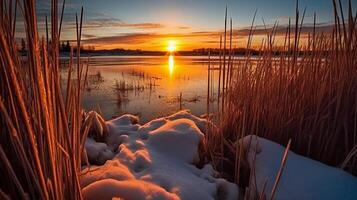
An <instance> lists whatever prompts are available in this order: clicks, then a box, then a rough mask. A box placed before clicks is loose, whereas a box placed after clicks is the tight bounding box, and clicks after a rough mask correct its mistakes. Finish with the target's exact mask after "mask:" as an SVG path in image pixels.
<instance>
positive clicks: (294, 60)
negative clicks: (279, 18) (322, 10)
mask: <svg viewBox="0 0 357 200" xmlns="http://www.w3.org/2000/svg"><path fill="white" fill-rule="evenodd" d="M332 3H333V5H334V11H333V12H334V16H335V23H334V27H333V30H332V32H325V33H323V32H316V31H315V30H316V15H314V26H313V31H312V33H310V34H309V35H308V36H307V39H306V40H303V37H304V36H303V35H302V34H301V30H302V27H303V25H304V16H305V10H304V12H303V13H302V15H301V13H300V11H299V9H298V3H297V6H296V17H295V18H296V21H295V24H294V25H292V24H291V23H290V20H289V25H288V26H287V27H286V33H285V40H284V45H283V46H281V45H278V44H276V36H277V34H276V31H277V27H278V25H277V23H275V24H274V26H273V27H271V28H266V38H265V39H264V40H263V41H262V45H261V47H260V51H259V52H260V54H259V55H258V56H256V57H254V58H253V57H252V54H251V53H249V52H248V53H247V54H246V55H245V56H244V59H245V62H240V63H239V64H233V63H234V62H233V61H234V60H235V59H236V58H235V56H233V55H234V52H232V48H231V46H232V32H233V31H232V28H230V31H227V14H226V17H225V31H224V34H223V38H222V37H221V53H220V65H219V82H218V86H219V87H218V106H219V107H220V111H219V113H218V114H217V115H216V116H215V117H213V119H212V120H216V121H217V122H218V125H219V128H218V129H215V130H213V129H212V130H211V133H210V137H208V141H206V142H207V144H208V148H209V152H210V153H209V157H210V159H211V160H212V162H213V164H214V165H215V167H216V169H218V170H219V171H220V172H221V173H222V174H223V175H225V176H226V177H228V178H230V179H231V180H233V181H235V182H236V183H238V184H239V185H240V187H241V188H242V189H245V187H246V186H248V185H249V184H250V185H251V184H252V181H251V180H252V177H251V176H252V174H251V175H249V171H251V170H252V169H249V167H248V166H247V162H246V158H245V156H244V154H245V153H244V149H243V148H242V145H240V144H239V142H238V141H239V139H240V138H242V137H244V136H246V135H250V134H254V135H258V136H261V137H264V138H268V139H270V140H272V141H275V142H278V143H280V144H282V145H286V144H288V141H289V140H290V139H291V147H290V148H291V150H293V151H295V152H297V153H299V154H301V155H304V156H307V157H310V158H313V159H316V160H319V161H322V162H324V163H326V164H329V165H333V166H337V167H341V168H342V169H345V170H346V171H349V172H351V173H353V174H357V156H356V152H357V49H356V47H357V13H352V6H351V2H349V7H348V13H347V15H345V14H344V13H343V7H342V5H341V2H340V1H338V2H336V1H335V0H333V1H332ZM226 13H227V12H226ZM254 20H255V15H254V18H253V22H252V26H251V30H250V34H249V37H248V42H247V49H250V47H251V44H252V40H253V37H254ZM231 24H232V22H230V27H232V25H231ZM228 45H229V47H228ZM277 51H279V52H280V54H278V55H276V54H275V53H276V52H277ZM208 80H209V81H208V83H209V84H213V83H212V80H211V78H210V72H209V74H208ZM208 88H210V86H208ZM212 94H213V93H212V92H211V91H210V89H208V97H211V96H212ZM209 103H210V102H209V101H207V110H208V109H209ZM208 112H209V110H208ZM253 175H254V174H253ZM282 176H283V174H282ZM247 193H248V192H247ZM272 194H274V192H273V191H272ZM259 195H261V194H258V197H257V196H255V197H257V198H259ZM255 197H254V198H255Z"/></svg>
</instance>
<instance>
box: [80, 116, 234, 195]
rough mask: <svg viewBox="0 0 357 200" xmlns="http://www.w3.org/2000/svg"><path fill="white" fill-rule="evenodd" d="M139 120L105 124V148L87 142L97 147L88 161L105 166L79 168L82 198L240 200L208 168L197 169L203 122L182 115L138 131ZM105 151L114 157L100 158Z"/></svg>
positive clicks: (131, 118)
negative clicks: (98, 162)
mask: <svg viewBox="0 0 357 200" xmlns="http://www.w3.org/2000/svg"><path fill="white" fill-rule="evenodd" d="M138 121H139V119H138V118H137V117H135V116H132V115H123V116H122V117H119V118H116V119H113V120H110V121H107V122H106V123H105V124H106V126H107V129H108V134H107V137H106V138H105V141H106V143H105V144H103V143H96V142H95V141H94V140H93V139H91V138H88V139H87V142H86V145H87V143H89V144H91V145H92V146H94V147H96V145H98V146H99V147H100V148H99V147H98V148H93V147H92V149H90V153H91V154H92V155H91V156H89V155H88V157H91V158H92V157H95V158H96V160H107V161H106V163H105V164H104V165H102V166H90V167H84V168H83V169H82V174H83V176H82V179H81V185H82V188H83V194H84V197H85V198H86V199H112V198H121V199H163V200H164V199H168V200H169V199H170V200H171V199H188V200H190V199H192V200H196V199H205V200H206V199H217V198H219V199H237V198H238V187H237V186H236V185H235V184H233V183H229V182H227V181H226V180H224V179H220V178H217V172H215V171H214V170H213V168H212V166H211V165H205V166H204V167H203V168H202V169H199V168H197V167H196V166H195V164H196V163H198V161H199V156H198V146H199V144H200V143H201V142H202V140H203V139H204V134H203V131H204V130H205V126H206V121H205V120H204V119H200V118H198V117H195V116H193V115H191V114H190V113H189V112H188V111H187V110H185V111H180V112H178V113H176V114H173V115H171V116H169V117H164V118H159V119H155V120H153V121H151V122H148V123H147V124H145V125H142V126H141V125H139V124H137V123H138ZM104 145H105V146H104ZM88 146H89V145H88ZM86 148H87V146H86ZM108 149H109V150H111V151H112V153H113V155H114V156H113V157H112V156H107V154H104V153H101V152H103V151H105V152H106V151H107V150H108ZM88 150H89V149H87V152H88ZM95 150H98V151H97V152H96V151H95ZM100 155H103V156H102V157H101V156H100ZM110 159H111V160H110Z"/></svg>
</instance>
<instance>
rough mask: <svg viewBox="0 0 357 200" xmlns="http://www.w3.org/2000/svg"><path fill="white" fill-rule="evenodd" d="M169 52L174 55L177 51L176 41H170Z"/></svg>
mask: <svg viewBox="0 0 357 200" xmlns="http://www.w3.org/2000/svg"><path fill="white" fill-rule="evenodd" d="M167 50H168V51H169V52H170V53H172V52H174V51H176V41H175V40H170V41H169V45H168V46H167Z"/></svg>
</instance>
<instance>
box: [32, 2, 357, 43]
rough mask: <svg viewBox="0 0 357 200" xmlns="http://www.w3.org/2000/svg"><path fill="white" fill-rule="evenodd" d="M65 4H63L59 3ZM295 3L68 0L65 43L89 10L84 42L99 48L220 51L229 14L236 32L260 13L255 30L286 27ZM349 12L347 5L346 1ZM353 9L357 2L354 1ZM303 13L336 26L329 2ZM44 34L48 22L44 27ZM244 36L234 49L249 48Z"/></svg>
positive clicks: (43, 7)
mask: <svg viewBox="0 0 357 200" xmlns="http://www.w3.org/2000/svg"><path fill="white" fill-rule="evenodd" d="M49 2H50V1H48V0H38V1H37V11H38V17H39V18H40V20H42V22H43V21H44V16H45V15H46V14H47V15H48V16H49V15H50V14H49V10H50V6H49V5H50V3H49ZM60 2H61V0H60ZM295 3H296V1H295V0H271V1H267V0H249V1H247V0H225V1H221V0H195V1H193V0H129V1H128V0H101V1H98V0H67V4H66V10H65V16H64V28H63V33H62V38H61V39H62V40H73V39H75V29H74V27H75V13H76V12H80V7H81V6H82V5H83V6H84V15H85V17H84V22H83V26H84V29H83V38H82V39H83V41H84V42H83V43H84V44H87V45H93V46H95V47H96V49H113V48H125V49H143V50H166V49H167V43H168V41H170V40H175V41H177V44H176V46H177V50H191V49H194V48H201V47H217V46H218V42H219V35H220V32H221V31H222V29H223V27H224V10H225V6H226V5H227V6H228V17H231V18H232V20H233V27H234V29H244V28H247V27H249V26H250V23H251V21H252V17H253V14H254V11H255V10H256V9H257V17H256V23H255V24H256V25H257V26H258V27H259V25H262V24H263V20H262V19H263V18H264V21H265V23H266V24H268V25H272V24H274V22H275V21H276V20H278V21H279V24H280V25H285V24H287V22H288V19H289V18H292V19H293V20H294V18H295ZM342 3H343V5H344V6H345V10H346V11H347V5H348V1H347V0H342ZM352 4H353V6H354V8H355V7H356V5H357V3H356V1H354V0H352ZM299 7H300V11H301V12H302V11H303V9H304V8H305V7H306V18H305V22H306V23H312V21H313V13H314V12H316V15H317V22H318V23H320V24H321V25H324V24H329V23H331V22H332V21H333V15H332V14H333V7H332V1H330V0H313V1H312V0H300V1H299ZM39 28H40V29H41V28H42V29H43V28H44V26H43V23H39ZM244 36H245V33H244V32H242V33H241V35H240V36H238V37H237V38H236V39H237V42H236V44H235V46H240V45H242V46H243V45H244Z"/></svg>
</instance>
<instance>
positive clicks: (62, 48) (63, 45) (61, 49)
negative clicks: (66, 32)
mask: <svg viewBox="0 0 357 200" xmlns="http://www.w3.org/2000/svg"><path fill="white" fill-rule="evenodd" d="M65 49H66V45H65V44H64V42H62V44H61V48H60V51H65Z"/></svg>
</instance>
